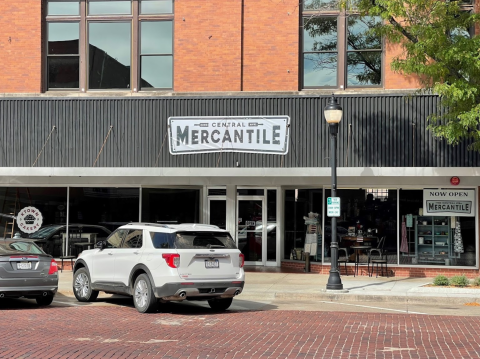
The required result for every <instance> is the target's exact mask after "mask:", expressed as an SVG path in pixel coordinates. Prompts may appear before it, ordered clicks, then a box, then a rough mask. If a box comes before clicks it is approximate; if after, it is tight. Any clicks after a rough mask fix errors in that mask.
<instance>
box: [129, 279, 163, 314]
mask: <svg viewBox="0 0 480 359" xmlns="http://www.w3.org/2000/svg"><path fill="white" fill-rule="evenodd" d="M133 303H134V304H135V308H137V310H138V311H139V312H140V313H150V312H152V311H153V310H154V309H155V308H156V306H157V298H155V295H154V294H153V288H152V284H151V283H150V279H148V276H147V275H146V274H140V275H139V276H138V277H137V279H136V280H135V285H134V286H133Z"/></svg>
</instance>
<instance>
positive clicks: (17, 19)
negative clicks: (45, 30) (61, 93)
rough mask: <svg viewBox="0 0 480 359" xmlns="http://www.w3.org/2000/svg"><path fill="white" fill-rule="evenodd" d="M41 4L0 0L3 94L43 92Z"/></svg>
mask: <svg viewBox="0 0 480 359" xmlns="http://www.w3.org/2000/svg"><path fill="white" fill-rule="evenodd" d="M41 3H42V1H40V0H22V1H8V0H0V29H2V31H1V36H0V65H1V66H0V93H38V92H40V91H41V83H42V81H41V77H42V15H41V14H42V11H41Z"/></svg>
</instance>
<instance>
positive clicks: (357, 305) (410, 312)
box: [320, 300, 430, 315]
mask: <svg viewBox="0 0 480 359" xmlns="http://www.w3.org/2000/svg"><path fill="white" fill-rule="evenodd" d="M320 303H326V304H336V305H345V306H350V307H360V308H370V309H381V310H389V311H391V312H400V313H408V314H422V315H430V314H428V313H422V312H412V311H410V310H400V309H390V308H383V307H374V306H370V305H360V304H349V303H339V302H327V301H324V300H322V301H320Z"/></svg>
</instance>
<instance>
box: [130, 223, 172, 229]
mask: <svg viewBox="0 0 480 359" xmlns="http://www.w3.org/2000/svg"><path fill="white" fill-rule="evenodd" d="M127 225H135V226H152V227H161V228H172V227H170V226H168V225H167V224H160V223H151V222H129V223H127Z"/></svg>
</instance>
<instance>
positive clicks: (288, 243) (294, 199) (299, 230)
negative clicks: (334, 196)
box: [284, 189, 322, 261]
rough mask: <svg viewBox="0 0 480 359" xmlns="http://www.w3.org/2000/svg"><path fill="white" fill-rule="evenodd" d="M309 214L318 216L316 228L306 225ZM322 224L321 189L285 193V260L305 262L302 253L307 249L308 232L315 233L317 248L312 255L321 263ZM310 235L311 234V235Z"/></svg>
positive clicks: (296, 190)
mask: <svg viewBox="0 0 480 359" xmlns="http://www.w3.org/2000/svg"><path fill="white" fill-rule="evenodd" d="M309 213H316V214H318V217H317V218H318V225H317V227H316V228H313V226H309V224H306V221H305V219H304V217H309ZM321 224H322V190H321V189H295V190H287V191H285V247H284V250H285V259H297V260H302V259H303V260H304V258H302V253H303V252H304V249H305V240H306V238H307V231H308V230H309V229H310V230H312V231H314V232H315V233H313V234H314V236H315V237H316V239H317V243H316V247H317V248H315V249H314V250H313V251H312V253H314V254H312V257H313V260H315V261H321V255H322V250H321V247H322V243H321V236H319V234H321V232H320V228H321ZM309 234H310V233H309ZM309 238H312V236H309Z"/></svg>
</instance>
